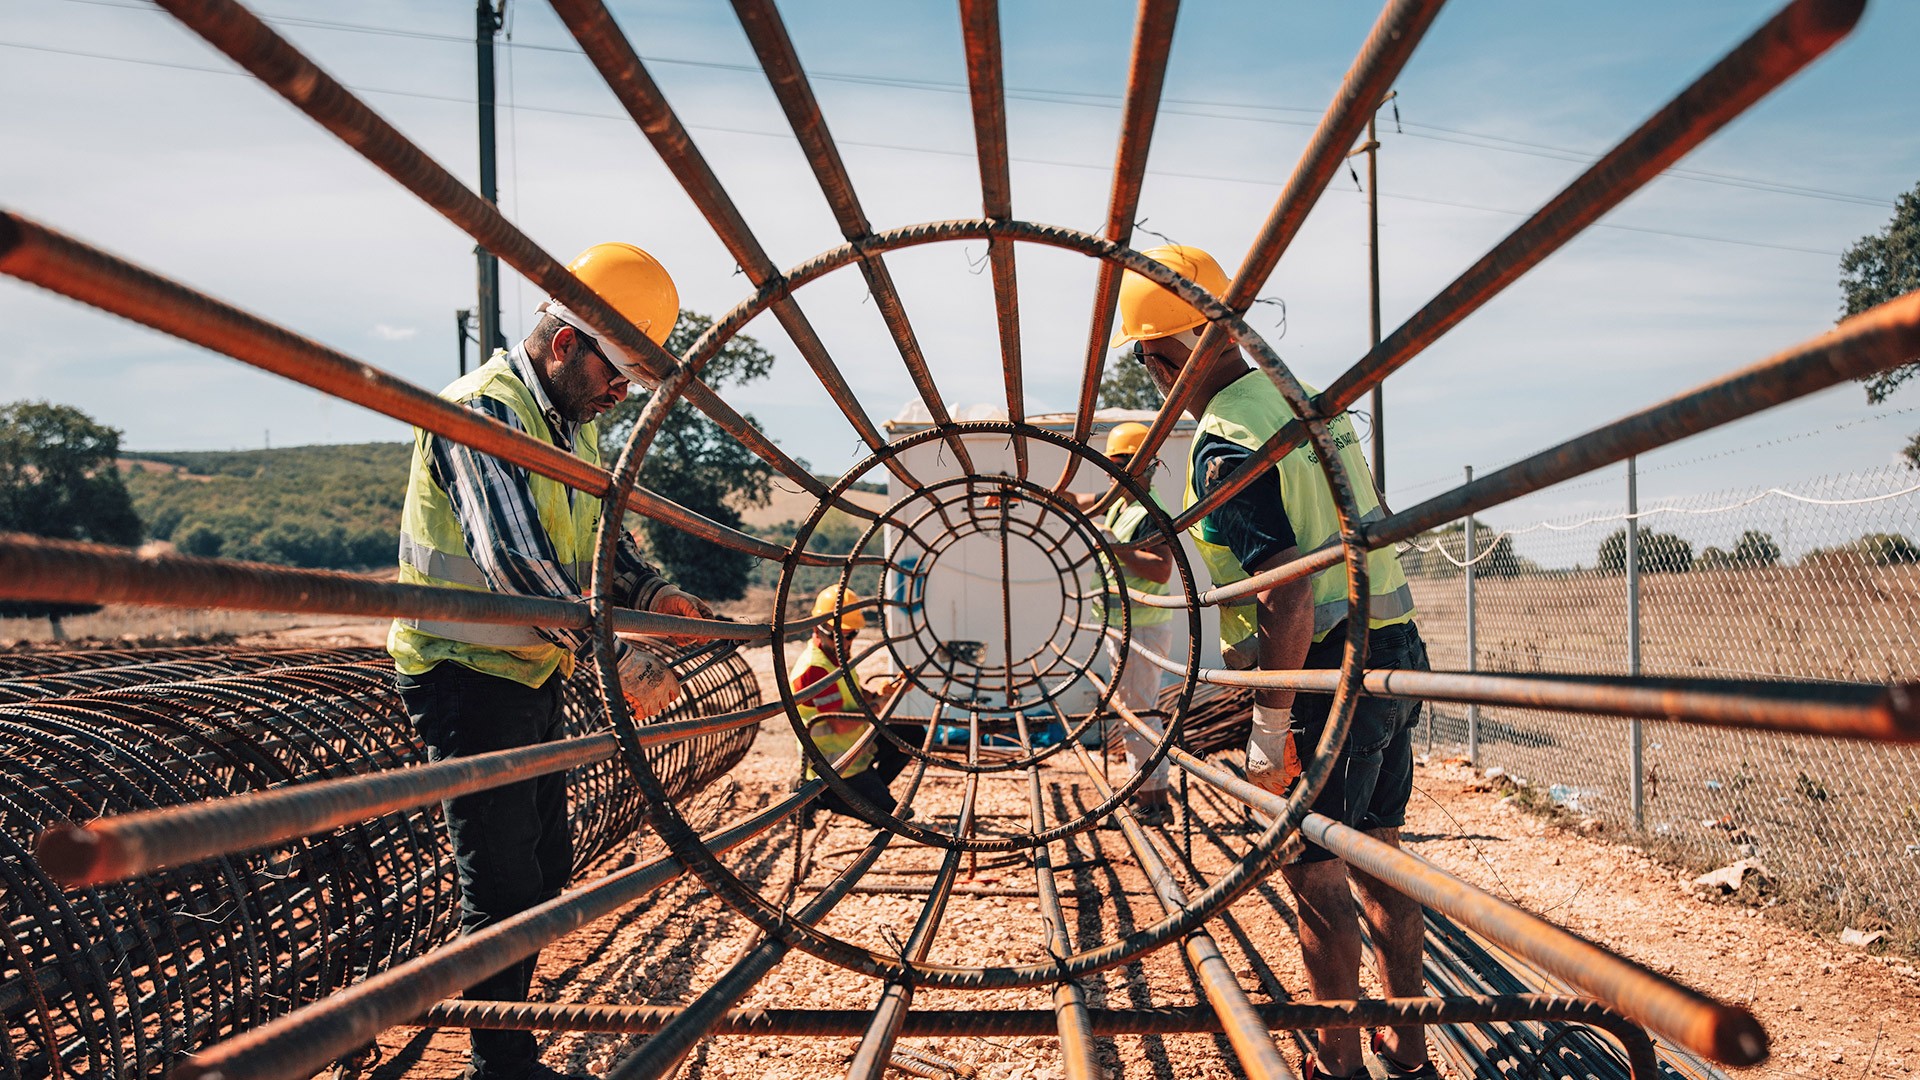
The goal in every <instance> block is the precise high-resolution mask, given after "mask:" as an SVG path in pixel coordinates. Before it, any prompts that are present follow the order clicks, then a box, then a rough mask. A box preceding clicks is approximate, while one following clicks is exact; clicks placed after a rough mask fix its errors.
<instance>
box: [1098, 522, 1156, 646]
mask: <svg viewBox="0 0 1920 1080" xmlns="http://www.w3.org/2000/svg"><path fill="white" fill-rule="evenodd" d="M1147 497H1148V498H1150V499H1152V500H1153V503H1154V505H1155V506H1159V505H1160V497H1159V496H1157V495H1155V494H1154V493H1153V492H1152V491H1148V492H1147ZM1146 521H1147V508H1146V507H1145V506H1142V505H1141V504H1139V503H1137V502H1128V501H1126V500H1125V499H1124V498H1122V499H1119V500H1116V501H1115V502H1114V504H1113V505H1112V506H1110V507H1108V508H1107V519H1106V521H1105V522H1104V523H1102V528H1104V529H1106V530H1107V532H1109V533H1111V534H1112V535H1113V536H1114V538H1115V539H1117V540H1119V541H1120V542H1121V543H1128V542H1130V541H1132V540H1133V539H1134V537H1135V535H1136V534H1138V533H1139V532H1140V528H1141V526H1142V525H1144V524H1146ZM1120 573H1121V576H1122V577H1124V578H1125V579H1126V587H1127V588H1129V589H1134V590H1137V591H1139V592H1143V593H1146V594H1147V595H1149V596H1165V595H1167V582H1165V581H1155V580H1153V579H1152V578H1147V577H1141V576H1139V575H1138V574H1135V573H1133V572H1131V571H1129V570H1128V569H1127V568H1126V567H1125V566H1124V565H1122V566H1121V567H1120ZM1093 582H1094V589H1095V591H1098V592H1100V593H1101V594H1102V595H1101V605H1102V610H1104V611H1105V612H1106V615H1107V625H1108V626H1119V625H1120V610H1121V609H1120V605H1121V604H1122V603H1124V602H1125V600H1126V598H1125V597H1123V596H1116V595H1114V594H1113V593H1110V592H1106V591H1105V590H1106V589H1107V588H1108V581H1107V574H1106V565H1105V564H1104V563H1103V562H1101V561H1100V560H1098V559H1096V560H1094V563H1093ZM1171 618H1173V609H1171V608H1162V607H1148V606H1147V605H1145V604H1134V605H1133V625H1135V626H1158V625H1160V624H1161V623H1163V622H1166V621H1167V620H1168V619H1171Z"/></svg>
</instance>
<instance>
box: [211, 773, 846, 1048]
mask: <svg viewBox="0 0 1920 1080" xmlns="http://www.w3.org/2000/svg"><path fill="white" fill-rule="evenodd" d="M825 786H826V785H825V784H823V783H821V782H819V781H811V782H809V783H807V784H805V785H803V786H802V787H801V788H800V790H799V791H797V792H795V793H794V794H793V795H791V796H789V797H787V798H786V799H783V800H781V801H780V802H778V803H775V804H774V805H773V806H771V807H768V808H767V809H765V810H763V811H761V812H760V813H758V814H755V815H754V816H752V817H750V818H748V819H746V820H745V821H742V822H740V823H739V824H738V825H735V826H733V827H732V828H729V829H725V830H722V831H721V832H718V833H715V834H713V835H712V836H710V837H706V838H704V840H705V843H706V844H707V846H708V847H709V848H710V849H712V850H714V851H716V852H719V851H725V850H727V849H729V848H732V847H737V846H738V845H740V844H743V843H745V842H747V841H748V840H751V839H753V838H754V837H756V836H758V835H760V834H761V833H763V832H765V831H766V830H768V829H770V828H772V827H773V826H774V825H777V824H778V823H780V822H781V821H782V820H784V819H785V818H786V817H787V816H788V815H790V814H793V813H795V812H796V811H798V810H799V809H800V807H801V806H803V805H805V804H806V803H807V802H809V801H811V800H812V799H814V798H815V797H816V796H818V795H819V793H820V791H821V790H822V789H823V788H824V787H825ZM685 872H686V867H685V866H684V865H682V864H681V863H680V861H679V860H678V859H677V858H675V857H674V856H672V855H664V856H661V857H660V858H658V859H655V860H653V861H652V862H649V863H644V864H642V865H639V866H633V867H628V868H627V869H624V870H620V871H616V872H615V873H613V874H609V875H608V876H606V877H604V878H601V879H599V880H598V881H594V882H592V883H591V884H588V885H584V886H582V887H580V888H578V889H574V890H573V891H571V892H567V893H563V894H561V895H560V896H558V897H556V898H555V899H553V900H549V901H547V902H546V903H544V904H540V905H538V906H537V907H533V908H529V909H528V910H526V911H523V912H521V913H520V914H518V915H515V916H513V917H511V918H508V919H505V920H503V921H501V922H498V923H495V924H494V925H492V926H489V927H487V928H486V929H484V930H481V931H478V932H477V933H473V934H468V935H466V936H463V937H460V938H457V939H455V940H454V941H452V942H450V943H448V944H447V945H445V946H443V947H442V948H439V949H436V950H434V951H433V952H431V953H428V954H427V955H426V956H422V957H419V958H418V959H415V960H412V961H409V962H408V963H405V964H402V965H400V966H399V967H396V968H393V969H391V970H389V971H386V972H383V973H382V974H380V975H376V976H374V977H372V978H370V979H367V980H366V981H364V982H360V983H356V984H354V985H353V986H350V987H348V988H346V989H344V990H342V991H340V992H339V993H337V994H334V995H333V996H332V997H329V998H326V999H325V1000H322V1001H318V1002H315V1003H314V1004H312V1005H309V1006H307V1007H306V1008H304V1009H300V1010H298V1011H296V1012H293V1013H290V1014H288V1015H287V1016H284V1017H282V1018H280V1019H279V1020H276V1021H273V1022H271V1023H268V1024H265V1025H263V1026H261V1027H257V1028H254V1029H253V1030H251V1031H248V1032H245V1033H243V1034H241V1035H239V1036H236V1037H235V1038H233V1039H230V1040H228V1041H226V1042H223V1043H220V1044H218V1045H216V1046H213V1047H210V1048H208V1049H206V1050H202V1051H200V1052H199V1053H196V1054H195V1055H193V1057H192V1058H190V1059H188V1060H187V1061H186V1062H185V1063H183V1064H181V1065H180V1066H178V1067H176V1068H175V1070H174V1072H173V1077H174V1078H175V1080H305V1078H306V1077H309V1076H312V1075H313V1074H314V1073H316V1072H318V1071H320V1070H321V1069H323V1068H325V1067H326V1065H327V1064H328V1063H329V1062H331V1061H333V1060H334V1059H336V1058H338V1057H340V1056H341V1055H343V1054H346V1053H348V1052H350V1051H352V1050H354V1049H355V1048H356V1047H359V1046H361V1045H363V1044H365V1043H366V1042H367V1041H368V1040H370V1039H372V1038H374V1037H375V1036H377V1035H379V1034H380V1032H382V1031H385V1030H386V1029H388V1028H390V1027H393V1026H394V1025H396V1024H403V1023H405V1022H407V1021H408V1020H411V1019H413V1018H414V1017H416V1016H418V1015H420V1013H422V1012H424V1011H425V1010H426V1009H427V1008H428V1007H430V1006H432V1005H433V1004H434V1003H435V1002H438V1001H442V1000H444V999H446V998H449V997H452V996H453V995H455V994H458V993H459V992H460V991H462V990H464V989H466V988H467V987H469V986H471V985H473V984H474V983H476V982H479V981H480V980H482V979H484V978H487V977H488V976H489V975H492V974H494V973H496V972H498V971H501V970H504V969H505V968H506V967H507V966H508V965H510V964H515V963H518V962H520V961H521V960H524V959H526V958H527V957H529V956H532V955H533V954H535V953H537V952H539V951H540V950H541V949H542V948H544V947H545V946H547V945H548V944H550V943H551V942H553V941H555V940H557V939H559V938H560V937H563V936H564V935H566V934H569V933H572V932H573V931H575V930H577V929H579V928H580V927H582V926H585V925H586V924H587V923H590V922H592V921H593V920H595V919H598V918H601V917H603V916H605V915H609V914H611V913H613V912H615V911H618V910H619V909H620V908H621V907H624V906H625V905H627V904H629V903H632V902H633V901H635V900H638V899H639V898H640V897H642V896H645V895H647V894H648V893H650V892H653V891H654V890H656V889H658V888H660V887H661V886H663V885H665V884H667V883H668V882H671V881H673V880H674V879H676V878H678V877H679V876H680V875H681V874H683V873H685Z"/></svg>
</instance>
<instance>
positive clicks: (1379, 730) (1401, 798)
mask: <svg viewBox="0 0 1920 1080" xmlns="http://www.w3.org/2000/svg"><path fill="white" fill-rule="evenodd" d="M1345 648H1346V624H1344V623H1342V624H1341V625H1339V626H1336V627H1334V628H1333V629H1332V630H1331V631H1329V632H1328V633H1327V636H1326V637H1324V638H1322V639H1321V640H1319V641H1317V642H1315V643H1314V645H1313V647H1312V648H1311V649H1309V650H1307V660H1306V663H1305V664H1303V665H1302V666H1303V667H1307V668H1337V667H1339V666H1340V657H1341V654H1342V653H1343V652H1344V651H1345ZM1367 667H1369V668H1401V669H1405V670H1413V671H1428V670H1431V667H1430V665H1429V664H1428V663H1427V647H1426V644H1425V643H1424V642H1422V641H1421V640H1420V631H1419V630H1418V629H1416V628H1415V627H1414V624H1413V623H1411V622H1404V623H1397V624H1395V625H1393V626H1383V627H1381V628H1380V629H1378V630H1375V631H1372V633H1371V634H1369V635H1368V637H1367ZM1420 704H1421V703H1420V702H1418V701H1400V700H1396V699H1393V698H1382V697H1363V698H1361V699H1360V700H1359V701H1358V702H1357V703H1356V704H1355V706H1354V710H1353V724H1352V725H1351V726H1350V727H1348V728H1347V747H1346V751H1345V752H1344V753H1342V754H1341V755H1340V760H1339V761H1337V762H1335V763H1334V766H1333V775H1332V776H1330V777H1328V778H1327V786H1326V787H1324V788H1322V789H1321V791H1320V797H1319V798H1318V799H1315V800H1314V802H1313V809H1314V812H1315V813H1319V814H1324V815H1326V816H1327V817H1330V818H1332V819H1334V820H1335V821H1338V822H1340V823H1341V824H1343V825H1350V826H1352V827H1353V828H1356V829H1362V830H1364V829H1385V828H1392V827H1397V826H1400V825H1404V824H1406V821H1407V799H1408V798H1409V797H1410V796H1411V795H1412V794H1413V729H1414V727H1415V726H1416V725H1417V724H1418V723H1419V722H1420ZM1332 710H1333V695H1331V694H1298V695H1296V696H1295V697H1294V699H1293V726H1294V729H1295V734H1294V739H1295V746H1296V747H1297V748H1298V749H1299V751H1300V758H1301V760H1302V761H1306V760H1307V759H1309V758H1311V757H1312V755H1313V751H1314V748H1315V747H1317V746H1319V745H1320V735H1321V733H1322V732H1323V731H1325V730H1326V725H1327V715H1328V713H1330V712H1332ZM1333 857H1334V855H1333V853H1332V852H1330V851H1328V850H1327V849H1326V848H1323V847H1321V846H1320V845H1318V844H1315V843H1313V842H1312V841H1308V842H1307V845H1306V848H1305V850H1304V851H1302V852H1301V854H1300V856H1299V858H1297V859H1296V860H1295V861H1296V862H1321V861H1324V860H1327V859H1331V858H1333Z"/></svg>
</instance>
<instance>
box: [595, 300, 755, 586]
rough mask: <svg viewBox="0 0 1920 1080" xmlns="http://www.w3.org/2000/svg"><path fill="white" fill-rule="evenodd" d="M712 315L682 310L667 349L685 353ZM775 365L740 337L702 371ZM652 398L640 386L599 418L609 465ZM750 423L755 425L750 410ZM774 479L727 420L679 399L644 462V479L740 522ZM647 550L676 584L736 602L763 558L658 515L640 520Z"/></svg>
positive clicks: (705, 374) (750, 372)
mask: <svg viewBox="0 0 1920 1080" xmlns="http://www.w3.org/2000/svg"><path fill="white" fill-rule="evenodd" d="M712 325H713V320H712V319H711V318H709V317H708V316H705V315H701V314H699V313H698V312H693V311H682V312H681V313H680V321H679V322H678V323H676V324H675V326H674V329H673V333H672V334H671V335H669V336H668V338H667V342H666V348H667V351H669V352H671V353H673V354H674V355H675V356H682V355H685V353H686V351H687V349H688V348H690V347H691V346H692V345H693V343H694V342H695V341H696V340H698V339H699V337H700V335H701V334H704V333H706V332H707V328H708V327H710V326H712ZM771 370H773V354H772V353H770V352H768V351H767V350H766V349H765V348H763V347H761V345H760V343H759V342H758V341H756V340H754V339H753V338H750V337H746V336H744V335H740V336H736V337H734V338H733V340H731V341H729V342H728V343H727V345H726V347H725V348H723V349H721V350H720V354H719V355H718V356H715V357H714V358H713V360H712V361H711V362H710V363H708V364H707V366H706V367H705V368H704V369H703V370H702V371H701V373H700V377H701V379H702V380H704V381H705V382H706V383H707V385H708V386H712V387H716V388H717V387H720V386H723V385H728V384H735V385H737V384H740V383H748V382H752V381H754V380H755V379H761V378H765V377H766V375H767V373H768V372H769V371H771ZM650 400H652V395H651V394H650V393H644V392H641V391H640V390H638V389H636V390H635V392H634V393H633V395H632V396H630V397H628V398H627V400H625V401H623V402H621V403H620V404H619V405H616V406H614V408H613V410H612V411H611V412H609V413H608V414H607V415H606V416H605V417H603V418H602V419H601V422H600V447H601V453H602V454H603V455H605V456H606V458H607V462H608V464H609V465H611V464H612V463H613V461H614V460H615V459H616V458H617V457H618V455H619V454H620V452H621V451H622V450H624V449H626V445H627V439H628V437H629V436H631V435H632V433H633V427H634V424H635V423H637V422H638V421H639V419H640V410H641V409H643V408H645V407H646V404H647V402H648V401H650ZM746 419H747V422H748V423H754V419H753V417H752V416H748V417H747V418H746ZM772 483H773V467H772V466H770V465H768V464H767V463H766V462H764V461H761V460H760V459H759V457H757V456H755V454H754V453H753V451H751V450H749V449H747V448H746V447H745V446H742V445H740V442H739V441H738V440H736V439H735V438H734V437H733V436H731V435H729V434H727V433H726V432H725V431H723V430H721V428H720V425H718V424H716V423H714V422H713V421H711V420H709V419H707V418H706V417H705V416H702V415H701V414H700V412H699V411H698V410H696V409H695V408H693V407H692V406H691V405H688V404H687V403H686V402H684V401H681V402H676V403H675V404H674V406H673V410H672V411H671V412H669V413H668V414H667V419H666V422H665V423H663V424H661V426H660V431H659V434H658V435H656V436H655V438H654V440H653V444H652V446H651V447H650V448H649V449H648V450H647V458H646V461H645V463H643V464H642V465H641V466H640V484H641V486H642V487H645V488H648V489H649V490H651V491H653V492H655V493H656V494H658V495H660V496H662V497H664V498H667V499H671V500H673V501H674V502H676V503H679V504H680V505H681V506H684V507H686V508H687V509H689V510H692V511H693V512H694V513H697V514H700V515H702V516H703V517H707V518H711V519H712V520H714V521H717V522H719V523H720V524H722V525H728V526H732V527H734V528H739V527H740V511H739V509H738V508H739V507H741V506H763V505H765V504H766V501H767V497H768V493H769V491H770V489H771V486H772ZM639 526H640V530H641V533H642V534H643V535H644V536H645V537H646V541H647V552H648V556H649V557H650V558H651V559H652V560H653V561H654V562H655V563H656V564H658V565H659V567H660V569H661V570H662V571H663V572H665V573H666V575H667V576H668V577H669V578H670V579H672V580H673V582H674V583H675V584H677V585H679V586H681V587H682V588H684V589H686V590H687V591H689V592H692V593H694V594H696V595H699V596H702V597H705V598H707V599H709V600H737V599H739V598H740V597H741V596H744V595H745V594H746V587H747V581H748V576H749V574H750V572H751V571H752V570H753V564H754V563H756V562H758V561H759V560H758V559H756V558H755V557H754V556H752V555H748V554H746V553H745V552H739V551H734V550H732V549H731V548H723V547H720V546H718V545H716V544H713V543H711V542H709V541H706V540H701V539H699V538H698V537H694V536H690V535H688V534H686V533H684V532H681V531H680V530H679V529H676V528H674V527H673V526H671V525H667V524H663V523H661V522H658V521H654V520H652V519H651V518H645V519H641V520H640V521H639Z"/></svg>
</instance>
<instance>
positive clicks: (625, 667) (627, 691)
mask: <svg viewBox="0 0 1920 1080" xmlns="http://www.w3.org/2000/svg"><path fill="white" fill-rule="evenodd" d="M615 668H616V670H618V671H619V673H620V693H621V696H623V697H625V698H626V699H627V708H628V709H631V710H632V711H633V718H634V720H635V721H645V720H650V719H652V718H653V717H656V716H658V715H660V714H661V713H663V712H665V711H667V710H668V709H670V708H672V707H673V703H674V701H675V700H676V699H677V698H679V696H680V680H679V679H678V678H676V677H675V676H674V674H673V669H672V668H670V667H668V666H667V662H666V661H665V660H662V659H660V658H659V657H657V656H655V655H653V654H652V653H650V652H648V651H646V650H645V649H636V648H634V647H633V646H631V645H628V644H626V643H625V642H622V643H621V644H620V658H619V659H618V660H617V661H615Z"/></svg>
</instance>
